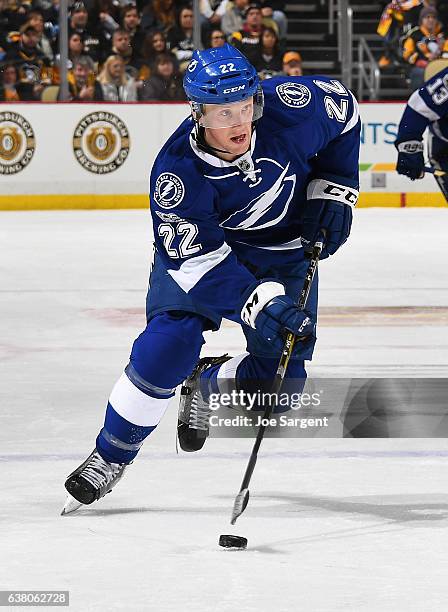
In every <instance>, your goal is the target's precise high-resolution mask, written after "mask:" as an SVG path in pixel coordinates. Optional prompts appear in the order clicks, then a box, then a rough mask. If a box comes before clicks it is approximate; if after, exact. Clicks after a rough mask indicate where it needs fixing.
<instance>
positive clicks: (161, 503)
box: [0, 209, 448, 612]
mask: <svg viewBox="0 0 448 612" xmlns="http://www.w3.org/2000/svg"><path fill="white" fill-rule="evenodd" d="M447 230H448V210H442V209H434V210H429V209H422V210H397V209H393V210H380V209H376V210H374V209H369V210H360V211H358V213H357V216H356V221H355V224H354V228H353V235H352V238H351V239H350V243H349V244H348V245H346V247H345V248H344V249H343V250H342V251H341V253H340V254H338V255H337V256H335V257H334V258H332V259H331V260H328V261H326V262H323V263H322V265H321V267H320V274H321V292H320V296H321V298H320V303H321V306H323V307H325V308H331V307H341V306H344V307H350V306H363V307H369V306H376V307H387V306H415V307H419V306H422V307H428V306H439V307H447V306H448V276H447V264H448V240H447V238H446V237H447ZM0 245H1V246H0V249H1V256H0V279H1V282H0V401H1V404H0V405H1V408H0V410H1V420H0V590H1V589H8V590H10V589H48V590H49V589H51V590H55V589H68V590H70V593H71V605H70V610H73V611H76V612H78V611H79V612H85V611H90V610H92V611H101V612H102V611H105V612H106V611H115V610H120V611H121V610H123V611H138V612H139V611H147V610H148V611H154V612H164V611H166V612H173V611H176V612H177V611H179V612H180V611H185V612H209V611H210V612H211V611H216V612H255V611H257V612H258V611H261V612H271V611H279V612H289V611H292V610H301V611H305V612H308V611H309V612H326V611H328V612H330V611H331V612H333V611H339V610H344V611H346V610H349V611H355V612H358V611H372V612H389V611H390V612H392V611H394V612H396V611H400V612H401V611H403V612H410V611H415V612H426V611H427V612H433V611H439V610H445V609H446V601H447V597H448V581H447V576H448V468H447V464H448V443H447V441H446V440H443V439H432V440H431V439H421V440H419V439H413V440H384V439H382V440H365V439H364V440H332V439H310V440H304V439H301V440H294V439H286V440H273V439H269V440H265V442H264V443H263V446H262V450H261V454H260V458H259V462H258V465H257V469H256V471H255V474H254V477H253V481H252V484H251V494H252V497H251V501H250V504H249V507H248V509H247V510H246V512H245V513H244V515H243V516H242V517H241V518H240V519H239V521H238V522H237V525H236V526H234V527H231V526H230V525H229V517H230V511H231V507H232V503H233V499H234V496H235V494H236V493H237V491H238V488H239V485H240V481H241V477H242V474H243V471H244V468H245V465H246V461H247V457H248V454H249V452H250V448H251V441H250V440H247V439H246V440H219V439H213V440H210V441H209V442H208V444H207V445H206V447H205V449H204V450H203V451H202V452H201V453H198V454H194V455H188V454H182V455H179V456H176V454H175V422H176V402H175V401H173V405H172V406H171V409H170V410H169V411H168V413H167V415H166V417H165V419H164V420H163V422H162V424H161V425H160V427H159V428H158V430H156V432H154V434H153V435H151V437H150V438H149V439H148V441H147V443H146V445H145V447H144V449H143V450H142V452H141V454H140V456H139V458H138V460H137V461H136V462H135V464H134V465H133V466H132V467H131V468H130V469H129V472H128V475H127V476H126V477H125V478H124V480H123V481H122V482H121V483H120V484H119V485H118V486H117V488H116V489H115V490H114V491H113V493H112V494H111V495H108V496H107V497H106V498H105V499H104V500H101V501H100V502H99V503H98V504H96V505H94V506H91V507H90V508H87V509H85V510H83V511H81V512H79V513H78V514H77V515H76V514H74V515H71V516H67V517H60V516H59V512H60V510H61V508H62V505H63V502H64V497H65V496H64V489H63V482H64V479H65V477H66V475H67V474H68V473H69V472H70V471H71V470H72V469H73V468H74V467H76V466H77V465H78V464H79V463H80V462H81V460H83V459H84V458H85V457H86V456H87V454H88V453H89V452H90V450H91V449H92V448H93V445H94V439H95V436H96V434H97V431H98V429H99V427H100V426H101V424H102V419H103V411H104V405H105V401H106V400H107V396H108V393H109V391H110V389H111V387H112V385H113V383H114V382H115V380H116V379H117V378H118V376H119V375H120V373H121V371H122V368H123V366H124V365H125V364H126V361H127V356H128V353H129V348H130V345H131V342H132V340H133V338H134V336H135V335H136V334H137V333H138V332H139V331H140V329H141V328H142V327H143V326H144V316H143V305H144V299H145V291H146V285H147V274H148V265H149V261H150V256H151V249H150V225H149V218H148V213H147V212H145V211H132V212H125V211H116V212H112V211H107V212H106V211H105V212H93V211H86V212H58V213H43V212H42V213H39V212H36V213H2V214H1V218H0ZM242 348H243V342H242V337H241V334H240V332H239V331H238V329H237V328H236V327H234V326H231V325H227V324H226V325H225V326H223V328H222V330H221V331H220V332H219V333H215V334H208V338H207V352H208V353H210V354H212V353H213V352H216V351H220V350H223V349H224V350H228V351H229V352H231V353H233V354H236V353H238V352H240V351H241V349H242ZM447 348H448V332H447V327H446V325H445V324H444V323H443V318H440V321H435V322H434V321H433V322H431V321H426V322H425V320H423V321H422V322H420V323H418V324H415V326H412V325H409V324H408V325H400V326H395V325H390V324H389V325H387V326H384V327H382V326H379V325H371V326H365V327H362V326H324V327H322V328H321V329H320V333H319V342H318V346H317V349H316V353H315V360H314V361H313V363H312V365H311V366H310V368H309V371H310V372H312V373H314V374H321V375H322V374H325V375H334V376H338V375H341V374H344V375H346V376H364V375H367V376H375V375H387V374H389V375H400V376H406V375H407V376H443V377H445V376H447V375H448V357H447V355H448V353H447ZM167 367H169V364H167ZM220 533H236V534H239V535H245V536H246V537H247V538H248V539H249V548H248V550H247V551H244V552H231V551H225V550H223V549H220V548H219V547H218V545H217V540H218V536H219V534H220ZM18 609H22V608H18ZM23 609H25V608H23Z"/></svg>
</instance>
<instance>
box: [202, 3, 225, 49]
mask: <svg viewBox="0 0 448 612" xmlns="http://www.w3.org/2000/svg"><path fill="white" fill-rule="evenodd" d="M228 1H229V0H200V2H199V10H200V12H201V18H202V39H203V41H206V40H208V39H209V38H210V32H211V30H212V29H213V28H219V27H220V24H221V19H222V17H223V16H224V14H225V12H226V10H227V4H228Z"/></svg>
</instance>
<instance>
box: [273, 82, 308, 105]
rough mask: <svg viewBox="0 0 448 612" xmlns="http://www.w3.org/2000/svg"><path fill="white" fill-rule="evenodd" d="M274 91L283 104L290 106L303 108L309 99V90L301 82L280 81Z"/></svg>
mask: <svg viewBox="0 0 448 612" xmlns="http://www.w3.org/2000/svg"><path fill="white" fill-rule="evenodd" d="M275 91H276V92H277V95H278V97H279V98H280V100H281V101H282V102H283V104H286V106H290V107H291V108H303V107H304V106H306V105H307V104H309V103H310V101H311V91H310V90H309V89H308V87H307V86H306V85H302V84H301V83H292V82H288V83H281V84H280V85H277V87H276V88H275Z"/></svg>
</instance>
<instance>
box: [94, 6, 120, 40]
mask: <svg viewBox="0 0 448 612" xmlns="http://www.w3.org/2000/svg"><path fill="white" fill-rule="evenodd" d="M89 25H92V26H93V28H95V29H96V30H97V31H98V32H100V33H101V35H102V36H103V37H104V38H105V40H107V41H110V40H111V38H112V35H113V33H114V32H115V30H118V28H119V27H120V9H119V7H118V6H117V3H116V2H114V1H113V0H95V5H94V8H93V10H92V11H90V13H89Z"/></svg>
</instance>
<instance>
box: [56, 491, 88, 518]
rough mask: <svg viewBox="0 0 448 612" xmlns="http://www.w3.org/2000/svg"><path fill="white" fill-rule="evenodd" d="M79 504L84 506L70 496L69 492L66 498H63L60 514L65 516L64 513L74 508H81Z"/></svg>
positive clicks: (68, 512) (72, 510) (73, 510)
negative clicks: (63, 502)
mask: <svg viewBox="0 0 448 612" xmlns="http://www.w3.org/2000/svg"><path fill="white" fill-rule="evenodd" d="M81 506H84V504H82V503H81V502H79V501H78V500H77V499H75V498H74V497H72V496H71V495H70V493H69V494H68V495H67V499H66V500H65V504H64V507H63V508H62V512H61V516H65V515H66V514H70V513H71V512H75V510H78V509H79V508H81Z"/></svg>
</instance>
